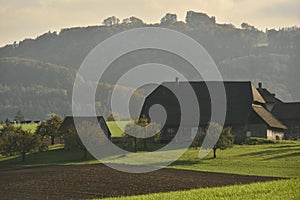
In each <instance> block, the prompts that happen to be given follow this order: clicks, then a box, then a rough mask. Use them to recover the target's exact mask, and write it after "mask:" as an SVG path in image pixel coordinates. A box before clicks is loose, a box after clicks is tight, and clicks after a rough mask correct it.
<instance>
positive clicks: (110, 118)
mask: <svg viewBox="0 0 300 200" xmlns="http://www.w3.org/2000/svg"><path fill="white" fill-rule="evenodd" d="M106 121H120V116H119V115H117V114H113V113H110V115H109V116H108V117H107V120H106Z"/></svg>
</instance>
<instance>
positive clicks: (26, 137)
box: [0, 126, 42, 161]
mask: <svg viewBox="0 0 300 200" xmlns="http://www.w3.org/2000/svg"><path fill="white" fill-rule="evenodd" d="M0 144H1V151H2V153H3V154H4V155H7V156H10V155H14V154H20V155H21V156H22V161H25V156H26V153H29V152H37V151H39V149H40V147H41V145H42V142H41V138H40V136H39V135H37V134H34V133H31V132H30V131H28V130H22V127H21V126H20V127H13V126H7V127H5V128H4V130H3V131H2V137H1V142H0Z"/></svg>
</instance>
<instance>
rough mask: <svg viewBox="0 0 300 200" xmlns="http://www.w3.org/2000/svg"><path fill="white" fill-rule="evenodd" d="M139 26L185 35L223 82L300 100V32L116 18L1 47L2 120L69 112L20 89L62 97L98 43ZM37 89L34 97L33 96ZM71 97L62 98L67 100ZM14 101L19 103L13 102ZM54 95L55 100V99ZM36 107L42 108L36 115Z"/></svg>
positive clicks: (190, 17) (203, 19) (194, 17)
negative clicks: (248, 84) (200, 49)
mask: <svg viewBox="0 0 300 200" xmlns="http://www.w3.org/2000/svg"><path fill="white" fill-rule="evenodd" d="M99 24H100V23H99ZM138 27H164V28H170V29H174V30H177V31H180V32H182V33H184V34H187V35H189V36H191V37H192V38H194V39H195V40H196V41H198V42H199V43H200V44H201V45H202V46H203V47H204V48H205V49H206V50H207V51H208V52H209V54H210V55H211V56H212V58H213V59H214V61H215V62H216V64H217V65H218V67H219V69H220V71H221V73H222V75H223V76H224V79H225V80H251V81H254V82H255V83H257V82H258V81H262V82H263V83H264V85H265V86H266V87H268V88H270V90H271V91H272V92H275V93H276V94H277V96H278V97H279V98H282V99H283V100H289V101H291V100H300V90H299V88H300V81H299V80H300V79H299V74H300V73H299V72H300V55H299V52H300V51H299V50H300V28H299V27H291V28H282V29H280V30H274V29H272V30H267V31H266V32H263V31H260V30H258V29H257V28H255V26H253V25H249V24H247V23H242V24H241V27H239V28H238V27H234V26H233V25H232V24H219V23H217V21H216V18H215V17H213V16H207V15H206V14H204V13H196V12H193V11H189V12H187V16H186V20H185V22H182V21H178V20H177V17H176V15H175V14H166V15H165V16H164V17H163V18H162V19H161V21H160V23H157V24H146V23H144V22H143V21H142V20H141V19H138V18H136V17H130V18H128V19H124V20H123V21H122V22H120V20H118V19H117V18H116V17H109V18H107V19H105V20H104V21H103V24H102V25H99V26H91V27H76V28H67V29H62V30H61V31H60V32H59V33H57V32H48V33H45V34H42V35H41V36H38V37H37V38H36V39H25V40H23V41H20V42H15V43H14V44H10V45H6V46H5V47H2V48H0V58H1V60H0V65H1V66H0V67H1V75H0V76H1V79H0V84H1V87H2V88H1V93H0V95H1V96H0V98H1V107H0V118H2V119H3V117H5V118H6V117H12V115H13V114H14V113H15V112H16V111H17V110H18V109H20V110H25V109H29V110H31V109H33V110H32V111H33V112H32V113H34V112H38V113H39V115H38V116H39V117H40V116H44V117H45V116H46V115H47V114H48V113H49V112H50V110H51V112H58V111H59V110H60V111H62V110H63V112H64V113H65V110H64V109H63V107H64V105H63V103H59V102H60V101H61V100H59V98H58V99H57V100H53V102H54V103H53V107H55V106H56V107H57V110H55V109H53V110H52V107H51V109H48V108H45V106H48V107H49V105H50V103H49V105H48V104H43V105H42V103H41V102H44V101H42V100H40V96H39V95H35V96H32V95H26V94H23V93H22V92H18V97H16V96H15V95H16V94H15V93H16V91H17V90H20V91H24V90H21V88H22V87H24V88H36V87H41V88H44V89H40V91H41V92H42V90H44V91H48V92H47V93H48V94H50V93H53V92H57V93H63V90H66V89H70V87H71V86H70V85H72V81H73V78H74V76H75V73H76V70H77V69H78V67H79V66H80V64H81V62H82V61H83V59H84V58H85V57H86V56H87V54H88V53H89V52H90V51H91V50H92V49H93V48H94V47H95V46H96V45H97V44H99V43H100V42H101V41H103V40H105V39H106V38H108V37H110V36H112V35H114V34H116V33H119V32H122V31H125V30H129V29H133V28H138ZM152 55H153V57H151V56H150V58H148V59H149V60H151V58H154V59H155V57H156V54H152ZM21 58H22V59H21ZM142 58H144V57H143V56H132V59H131V61H132V63H131V61H128V59H127V63H126V64H127V65H130V64H133V63H139V62H140V59H142ZM168 59H169V58H168ZM161 60H162V61H164V60H163V59H161ZM166 62H167V61H166ZM174 63H177V62H175V61H174ZM181 64H184V63H181ZM115 65H116V67H115V70H116V71H117V69H118V67H121V66H120V65H118V63H115ZM63 66H64V67H63ZM5 73H7V74H6V75H4V74H5ZM5 88H6V89H5ZM7 88H9V89H7ZM17 88H18V89H17ZM52 89H53V90H52ZM34 90H35V89H32V91H33V92H32V93H35V91H34ZM3 91H6V93H3ZM50 91H51V92H50ZM42 93H43V92H42ZM4 94H5V95H4ZM68 95H69V94H66V97H64V98H68V97H67V96H68ZM12 96H14V98H15V100H11V98H12ZM30 96H32V98H35V99H36V102H35V103H34V105H32V106H31V107H30V106H28V105H27V104H25V101H24V99H26V98H31V97H30ZM50 96H51V95H50ZM52 96H53V98H54V96H55V95H52ZM60 96H63V95H60ZM45 98H46V97H45ZM2 102H5V103H2ZM38 106H40V107H41V108H39V111H36V110H37V109H35V108H36V107H38ZM29 107H30V108H29ZM26 113H31V111H27V112H26ZM60 113H62V112H60ZM67 114H69V113H67ZM35 116H36V117H37V115H35V114H34V116H32V117H35Z"/></svg>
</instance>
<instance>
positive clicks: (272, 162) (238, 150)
mask: <svg viewBox="0 0 300 200" xmlns="http://www.w3.org/2000/svg"><path fill="white" fill-rule="evenodd" d="M198 153H199V150H195V149H190V150H188V151H187V152H186V153H185V154H184V155H183V156H181V157H180V158H179V159H178V160H177V161H176V162H174V163H173V164H172V165H171V167H175V168H181V169H191V170H200V171H211V172H224V173H233V174H248V175H259V176H280V177H300V171H299V169H300V141H297V142H296V141H290V143H289V144H267V145H235V146H234V147H233V148H230V149H226V150H223V151H222V150H218V151H217V158H216V159H212V153H210V154H209V155H208V156H207V157H205V158H204V159H199V158H198Z"/></svg>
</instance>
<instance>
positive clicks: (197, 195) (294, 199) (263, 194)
mask: <svg viewBox="0 0 300 200" xmlns="http://www.w3.org/2000/svg"><path fill="white" fill-rule="evenodd" d="M299 188H300V179H299V178H298V179H291V180H281V181H271V182H265V183H253V184H247V185H234V186H226V187H218V188H201V189H195V190H188V191H177V192H166V193H155V194H148V195H138V196H130V197H120V198H107V199H109V200H129V199H130V200H156V199H172V200H182V199H190V200H199V199H203V200H204V199H205V200H206V199H207V200H219V199H223V200H226V199H228V200H232V199H240V200H248V199H249V200H253V199H260V200H281V199H286V200H298V199H299V198H300V190H299Z"/></svg>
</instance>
